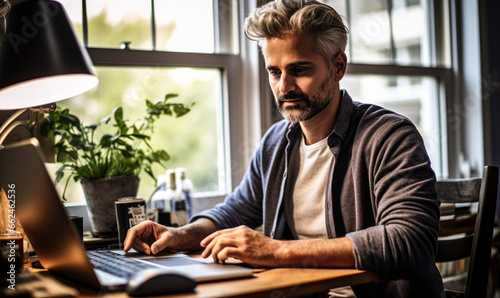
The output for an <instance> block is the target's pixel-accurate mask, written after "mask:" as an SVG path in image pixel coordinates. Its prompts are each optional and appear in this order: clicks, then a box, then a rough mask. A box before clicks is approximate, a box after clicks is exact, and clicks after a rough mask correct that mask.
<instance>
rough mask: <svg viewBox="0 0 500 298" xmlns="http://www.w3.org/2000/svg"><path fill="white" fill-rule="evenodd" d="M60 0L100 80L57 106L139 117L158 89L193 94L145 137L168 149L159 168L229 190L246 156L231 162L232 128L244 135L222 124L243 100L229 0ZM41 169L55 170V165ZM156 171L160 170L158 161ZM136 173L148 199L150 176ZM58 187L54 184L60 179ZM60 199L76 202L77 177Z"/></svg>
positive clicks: (83, 113)
mask: <svg viewBox="0 0 500 298" xmlns="http://www.w3.org/2000/svg"><path fill="white" fill-rule="evenodd" d="M61 2H62V4H63V5H64V7H65V8H66V11H67V13H68V15H69V16H70V19H71V20H72V23H73V26H74V29H75V31H76V34H77V36H78V37H79V38H81V41H82V43H83V44H84V45H85V46H86V47H87V50H88V52H89V54H90V56H91V58H92V61H93V63H94V65H95V68H96V72H97V75H98V77H99V80H100V82H99V85H98V86H97V87H96V88H95V89H94V90H91V91H89V92H87V93H84V94H82V95H80V96H77V97H74V98H71V99H68V100H65V101H62V102H60V103H58V105H59V106H61V107H63V108H66V107H67V108H70V111H71V112H73V113H74V114H76V115H78V116H79V117H80V119H81V120H83V121H84V122H85V123H88V124H90V123H94V122H97V121H99V120H100V119H102V118H104V117H105V116H107V115H109V114H110V113H111V111H112V110H113V108H114V107H116V106H118V105H119V106H122V107H123V108H124V114H125V117H127V118H129V119H131V120H133V119H135V118H137V117H138V116H139V115H143V114H142V113H143V112H144V110H145V104H144V103H145V100H146V99H150V100H155V99H157V98H162V97H163V96H165V94H167V93H178V94H179V97H178V98H176V99H173V100H177V101H182V102H184V103H190V102H192V101H195V105H194V106H193V109H192V111H191V112H190V113H188V114H187V115H185V116H183V117H181V118H166V119H164V120H163V122H161V123H158V125H157V127H158V128H157V129H156V131H155V134H154V135H153V140H152V144H153V146H155V147H156V148H163V149H165V150H166V151H167V152H168V153H169V154H170V155H171V160H169V161H168V162H167V167H168V168H176V167H185V168H187V173H188V176H189V178H190V179H191V180H192V181H193V183H194V186H195V192H198V193H204V195H224V194H226V193H228V192H229V191H230V190H231V189H232V188H233V187H234V185H233V183H234V182H233V180H235V181H236V183H238V182H239V179H240V178H241V177H239V176H238V175H241V174H240V173H238V171H235V170H234V169H235V168H236V167H238V166H237V165H241V164H243V163H245V161H240V160H239V159H240V158H241V156H240V155H241V154H239V153H238V152H239V151H241V150H240V149H238V145H237V144H238V143H243V142H242V141H241V140H242V139H243V138H244V137H238V135H245V134H244V133H241V130H239V129H238V125H231V129H230V121H231V118H235V119H238V118H240V119H239V120H241V118H242V116H241V115H238V114H239V113H240V112H238V111H239V110H241V109H242V108H244V106H242V107H240V106H239V105H240V101H243V100H244V98H242V97H239V96H235V94H236V90H237V88H238V87H239V79H240V78H239V76H238V75H236V73H237V71H238V67H239V65H240V63H239V59H240V56H241V55H240V53H239V41H240V39H239V34H238V32H239V24H238V22H239V18H238V16H239V14H240V11H239V10H240V9H241V8H240V7H239V6H238V1H236V0H218V1H217V0H214V1H207V0H188V1H158V0H156V1H145V0H142V1H130V0H126V1H119V2H117V1H110V0H106V1H86V0H82V2H79V1H69V0H65V1H61ZM193 7H196V8H197V9H196V10H193V9H192V8H193ZM230 110H231V111H233V114H234V115H230V113H229V111H230ZM243 118H244V117H243ZM233 127H234V129H233ZM231 135H234V137H231ZM233 139H234V140H233ZM231 142H233V144H231ZM49 167H50V168H51V169H52V170H53V171H55V169H56V168H57V167H58V166H57V165H49ZM155 170H156V172H155V173H156V174H157V175H159V174H164V169H162V168H161V167H157V168H156V169H155ZM140 178H141V183H140V187H139V194H138V195H139V196H142V197H148V196H149V195H151V193H152V192H153V190H154V188H155V187H156V186H155V185H154V181H153V180H152V179H151V178H150V177H148V176H147V175H146V174H144V175H143V176H141V177H140ZM58 187H59V188H60V190H62V188H63V185H62V183H61V185H59V186H58ZM67 197H68V200H69V202H83V201H84V197H83V192H82V191H81V189H80V185H79V184H73V185H70V190H69V191H68V192H67Z"/></svg>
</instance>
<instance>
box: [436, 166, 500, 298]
mask: <svg viewBox="0 0 500 298" xmlns="http://www.w3.org/2000/svg"><path fill="white" fill-rule="evenodd" d="M436 189H437V192H438V198H439V200H440V201H441V203H442V204H443V205H446V204H449V203H453V204H459V205H457V206H455V207H454V208H453V207H451V208H444V209H442V214H441V218H442V219H441V221H440V231H439V236H440V237H442V236H451V235H463V236H461V237H450V238H449V239H439V240H438V252H437V256H436V259H435V260H436V262H449V261H456V260H460V259H463V258H466V257H470V260H469V269H468V273H467V282H466V286H465V297H486V291H487V288H488V287H487V286H488V275H489V268H490V257H491V245H492V240H493V226H494V222H495V209H496V203H497V202H496V199H497V189H498V168H497V167H493V166H486V167H484V171H483V177H482V179H481V178H470V179H447V180H438V181H437V182H436ZM475 202H477V203H478V209H477V214H470V213H467V212H464V211H465V210H468V208H467V206H466V208H462V207H461V205H460V204H464V203H475ZM443 210H444V211H445V212H443ZM448 211H449V213H450V214H448Z"/></svg>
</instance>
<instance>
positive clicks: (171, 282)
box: [125, 268, 196, 297]
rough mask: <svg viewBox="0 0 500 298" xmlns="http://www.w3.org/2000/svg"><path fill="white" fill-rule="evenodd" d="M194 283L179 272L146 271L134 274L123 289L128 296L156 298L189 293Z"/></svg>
mask: <svg viewBox="0 0 500 298" xmlns="http://www.w3.org/2000/svg"><path fill="white" fill-rule="evenodd" d="M195 287H196V282H195V281H194V280H193V279H191V278H189V277H187V276H186V275H183V274H181V273H179V272H175V271H169V270H168V269H156V268H153V269H146V270H142V271H139V272H138V273H136V274H134V275H133V276H132V277H131V278H130V280H129V281H128V283H127V285H126V287H125V289H126V291H127V294H128V295H129V296H136V297H139V296H156V295H167V294H173V293H182V292H190V291H192V290H193V289H194V288H195Z"/></svg>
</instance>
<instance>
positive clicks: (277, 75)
mask: <svg viewBox="0 0 500 298" xmlns="http://www.w3.org/2000/svg"><path fill="white" fill-rule="evenodd" d="M269 74H270V75H271V76H273V77H279V75H280V74H281V71H279V70H269Z"/></svg>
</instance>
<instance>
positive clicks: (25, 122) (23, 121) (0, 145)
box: [0, 120, 36, 149]
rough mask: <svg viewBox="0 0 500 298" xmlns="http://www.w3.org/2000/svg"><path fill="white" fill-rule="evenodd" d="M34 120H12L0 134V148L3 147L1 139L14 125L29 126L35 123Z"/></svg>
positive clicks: (3, 138) (5, 136) (3, 139)
mask: <svg viewBox="0 0 500 298" xmlns="http://www.w3.org/2000/svg"><path fill="white" fill-rule="evenodd" d="M35 124H36V122H35V121H33V120H19V121H15V122H13V123H12V124H11V125H10V126H9V127H7V129H5V131H4V132H3V133H2V134H1V135H0V149H3V147H4V146H3V141H5V138H7V136H8V135H9V133H10V132H11V131H12V130H13V129H14V128H16V127H18V126H20V125H28V126H29V127H30V128H31V127H32V126H33V125H35Z"/></svg>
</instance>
